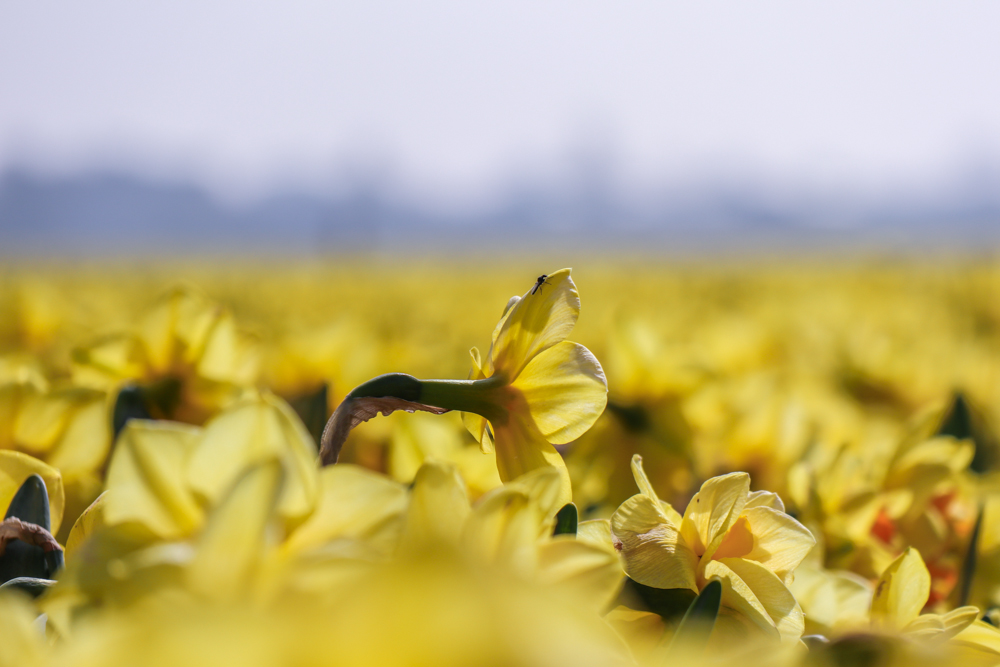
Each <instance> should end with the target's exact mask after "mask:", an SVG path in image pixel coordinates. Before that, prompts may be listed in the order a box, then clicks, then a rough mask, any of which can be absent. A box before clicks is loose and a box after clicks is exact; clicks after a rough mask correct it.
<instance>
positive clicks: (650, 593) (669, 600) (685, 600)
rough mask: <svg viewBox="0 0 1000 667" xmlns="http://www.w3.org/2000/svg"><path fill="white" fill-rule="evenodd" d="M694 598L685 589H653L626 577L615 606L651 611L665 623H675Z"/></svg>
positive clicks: (690, 591)
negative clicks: (621, 605) (620, 605)
mask: <svg viewBox="0 0 1000 667" xmlns="http://www.w3.org/2000/svg"><path fill="white" fill-rule="evenodd" d="M696 597H697V596H696V595H695V592H694V591H692V590H689V589H687V588H653V587H652V586H646V585H644V584H640V583H639V582H637V581H635V580H634V579H631V578H629V577H626V578H625V586H623V587H622V592H621V593H620V594H619V596H618V602H617V604H623V605H625V606H626V607H629V608H630V609H639V610H643V611H651V612H653V613H654V614H659V615H660V616H661V617H662V618H663V619H664V620H665V621H674V622H676V621H677V620H678V619H680V618H681V617H682V616H683V615H684V613H685V612H686V611H687V610H688V608H689V607H690V606H691V603H692V602H694V600H695V598H696Z"/></svg>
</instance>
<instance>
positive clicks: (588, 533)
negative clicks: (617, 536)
mask: <svg viewBox="0 0 1000 667" xmlns="http://www.w3.org/2000/svg"><path fill="white" fill-rule="evenodd" d="M576 539H578V540H580V541H581V542H586V543H587V544H591V545H593V546H596V547H601V548H603V549H605V550H606V551H611V552H613V553H617V552H615V545H614V538H612V537H611V520H610V519H591V520H589V521H581V522H580V523H579V525H577V527H576Z"/></svg>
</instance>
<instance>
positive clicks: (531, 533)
mask: <svg viewBox="0 0 1000 667" xmlns="http://www.w3.org/2000/svg"><path fill="white" fill-rule="evenodd" d="M544 520H545V517H544V515H543V513H542V512H541V510H540V508H539V507H538V505H537V503H533V502H532V500H531V497H530V496H529V494H528V493H527V491H525V490H524V489H519V488H512V487H510V486H504V487H501V488H499V489H494V490H493V491H491V492H489V493H487V494H486V495H485V496H483V498H482V499H480V501H479V504H478V505H477V506H476V508H475V509H474V510H473V512H472V515H471V517H470V518H469V520H468V521H466V522H465V528H464V530H463V532H462V544H463V545H464V546H465V550H466V551H467V553H469V554H471V555H472V557H473V558H474V559H475V560H477V561H479V562H480V563H481V564H502V565H504V566H506V567H507V568H509V569H511V570H512V571H514V572H518V573H520V574H522V575H526V576H527V575H530V574H532V573H534V572H535V571H536V568H537V562H538V548H537V545H538V539H539V536H540V532H541V529H542V526H543V525H544V522H545V521H544Z"/></svg>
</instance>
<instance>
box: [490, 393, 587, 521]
mask: <svg viewBox="0 0 1000 667" xmlns="http://www.w3.org/2000/svg"><path fill="white" fill-rule="evenodd" d="M509 414H510V418H509V419H508V421H507V423H506V424H503V425H496V424H495V425H494V434H493V435H494V438H495V443H496V455H497V471H498V472H499V473H500V479H501V480H503V481H504V482H511V481H513V480H515V479H517V478H518V477H520V476H521V475H524V474H526V473H529V472H531V471H532V470H538V469H539V468H547V467H548V468H555V469H556V470H557V471H558V472H559V475H560V478H561V482H562V483H561V492H560V495H559V503H560V507H561V506H562V505H565V504H566V503H568V502H571V501H572V500H573V488H572V486H571V484H570V479H569V471H568V470H567V469H566V462H565V461H563V458H562V456H560V454H559V452H557V451H556V448H555V447H553V446H552V445H551V444H549V441H548V440H546V439H545V436H544V435H542V433H541V432H540V431H539V430H538V427H537V426H535V423H534V422H533V421H532V419H531V415H529V414H527V411H526V410H511V411H510V413H509Z"/></svg>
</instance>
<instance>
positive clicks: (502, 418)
mask: <svg viewBox="0 0 1000 667" xmlns="http://www.w3.org/2000/svg"><path fill="white" fill-rule="evenodd" d="M506 384H507V382H506V379H505V378H504V377H503V376H494V377H489V378H484V379H482V380H418V379H417V378H415V377H413V376H412V375H407V374H405V373H388V374H386V375H380V376H378V377H376V378H372V379H371V380H368V381H367V382H365V383H363V384H360V385H358V386H357V387H355V388H354V389H353V390H352V391H351V393H349V394H348V395H347V397H346V398H348V399H351V398H382V397H386V396H392V397H395V398H401V399H403V400H405V401H411V402H413V403H423V404H424V405H431V406H434V407H436V408H443V409H445V410H457V411H459V412H473V413H475V414H477V415H480V416H481V417H485V418H486V419H489V420H490V421H492V422H496V423H504V422H506V421H507V410H506V408H504V407H503V402H502V397H501V390H502V388H503V387H505V386H506Z"/></svg>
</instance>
